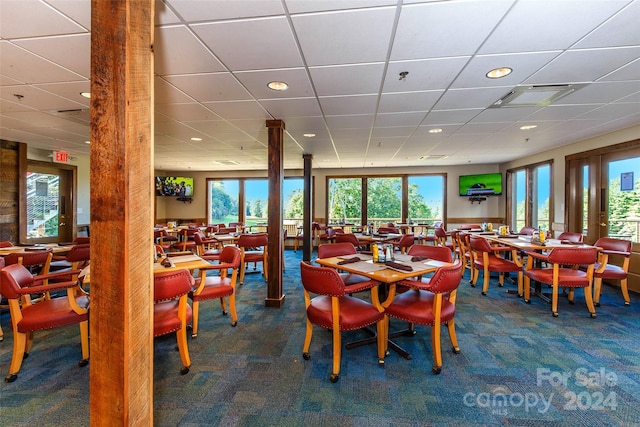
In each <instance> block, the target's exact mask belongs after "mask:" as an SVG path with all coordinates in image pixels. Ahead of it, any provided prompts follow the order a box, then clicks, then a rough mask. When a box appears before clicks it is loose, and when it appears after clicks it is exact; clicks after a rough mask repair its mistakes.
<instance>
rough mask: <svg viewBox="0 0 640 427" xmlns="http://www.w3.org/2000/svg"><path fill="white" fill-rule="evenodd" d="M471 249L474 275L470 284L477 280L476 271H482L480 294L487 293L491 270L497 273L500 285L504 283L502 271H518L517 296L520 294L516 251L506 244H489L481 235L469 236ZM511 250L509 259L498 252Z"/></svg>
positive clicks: (520, 280)
mask: <svg viewBox="0 0 640 427" xmlns="http://www.w3.org/2000/svg"><path fill="white" fill-rule="evenodd" d="M469 241H470V245H471V251H472V252H473V264H474V277H473V280H472V281H471V286H475V285H476V282H477V280H478V272H479V271H482V274H483V279H484V283H483V286H482V295H487V291H488V290H489V275H490V274H491V272H496V273H499V283H500V286H503V285H504V273H518V296H520V297H521V296H522V263H521V262H520V259H519V258H518V251H517V250H516V249H515V248H511V247H507V246H491V244H490V243H489V241H488V240H487V239H485V238H484V237H481V236H471V237H470V239H469ZM506 252H511V260H508V259H506V258H504V257H503V256H502V255H500V253H506Z"/></svg>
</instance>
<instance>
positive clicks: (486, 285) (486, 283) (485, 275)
mask: <svg viewBox="0 0 640 427" xmlns="http://www.w3.org/2000/svg"><path fill="white" fill-rule="evenodd" d="M476 271H478V270H476ZM476 274H477V273H476ZM482 276H483V277H482V278H483V279H484V283H483V285H482V295H487V292H488V291H489V278H490V276H491V273H489V269H488V268H487V267H485V268H484V271H483V272H482ZM501 286H502V285H501Z"/></svg>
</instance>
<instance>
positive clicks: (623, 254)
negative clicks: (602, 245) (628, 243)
mask: <svg viewBox="0 0 640 427" xmlns="http://www.w3.org/2000/svg"><path fill="white" fill-rule="evenodd" d="M601 252H602V253H603V254H607V255H621V256H623V257H628V256H631V253H630V252H623V251H611V250H608V249H603V250H602V251H601Z"/></svg>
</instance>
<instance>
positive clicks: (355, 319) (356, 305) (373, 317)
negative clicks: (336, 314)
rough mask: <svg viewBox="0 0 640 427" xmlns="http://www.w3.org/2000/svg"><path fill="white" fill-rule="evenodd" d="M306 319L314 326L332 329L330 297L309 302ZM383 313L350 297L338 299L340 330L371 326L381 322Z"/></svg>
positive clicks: (323, 296) (321, 297)
mask: <svg viewBox="0 0 640 427" xmlns="http://www.w3.org/2000/svg"><path fill="white" fill-rule="evenodd" d="M307 318H308V319H309V321H310V322H311V323H313V324H314V325H318V326H321V327H323V328H327V329H331V328H333V322H332V317H331V297H330V296H326V295H319V296H317V297H315V298H313V299H312V300H311V304H310V305H309V307H308V308H307ZM383 318H384V313H380V312H379V311H378V310H376V308H375V307H373V306H372V305H371V304H369V303H367V302H365V301H363V300H361V299H358V298H352V297H348V296H345V297H340V320H339V322H340V330H341V331H354V330H357V329H362V328H364V327H365V326H369V325H373V324H374V323H376V322H378V321H380V320H382V319H383Z"/></svg>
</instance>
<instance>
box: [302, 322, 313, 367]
mask: <svg viewBox="0 0 640 427" xmlns="http://www.w3.org/2000/svg"><path fill="white" fill-rule="evenodd" d="M312 335H313V324H312V323H311V322H310V321H309V320H307V329H306V333H305V335H304V344H303V345H302V357H303V358H304V360H309V359H310V358H311V355H310V354H309V347H310V346H311V336H312Z"/></svg>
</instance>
